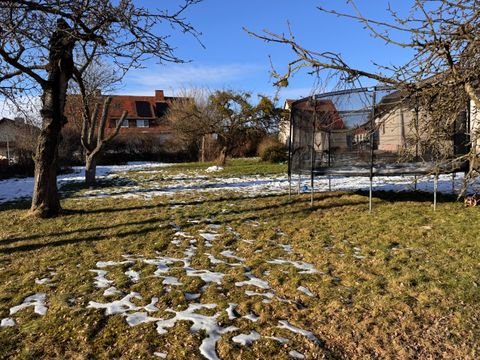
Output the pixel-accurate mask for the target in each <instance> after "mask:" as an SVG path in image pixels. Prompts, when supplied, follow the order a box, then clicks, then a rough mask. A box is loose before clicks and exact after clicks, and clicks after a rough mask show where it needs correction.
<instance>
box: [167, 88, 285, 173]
mask: <svg viewBox="0 0 480 360" xmlns="http://www.w3.org/2000/svg"><path fill="white" fill-rule="evenodd" d="M281 116H282V111H281V109H278V108H277V107H276V106H275V103H274V101H273V100H271V99H270V98H268V97H266V96H259V101H258V103H257V104H256V105H254V104H252V103H251V94H250V93H248V92H240V91H233V90H222V91H215V92H212V93H209V92H206V91H196V92H194V93H192V94H190V95H187V96H185V97H184V100H179V101H176V102H175V103H173V104H172V106H171V107H170V109H169V114H168V119H169V122H170V123H171V126H172V128H173V129H174V131H175V133H176V135H177V136H178V137H179V138H180V139H182V140H183V141H184V142H185V143H189V144H191V143H193V142H198V141H201V139H203V138H204V137H205V136H214V137H216V139H217V143H218V145H219V153H218V156H217V163H218V164H219V165H225V162H226V159H227V157H229V156H231V155H232V153H233V152H234V151H235V150H237V149H238V148H239V147H241V146H243V145H245V143H246V142H247V141H248V140H249V138H251V137H252V136H255V135H257V136H258V135H259V134H260V135H261V136H265V135H267V134H271V133H275V132H276V131H278V126H279V123H280V121H281ZM197 147H200V145H198V144H197Z"/></svg>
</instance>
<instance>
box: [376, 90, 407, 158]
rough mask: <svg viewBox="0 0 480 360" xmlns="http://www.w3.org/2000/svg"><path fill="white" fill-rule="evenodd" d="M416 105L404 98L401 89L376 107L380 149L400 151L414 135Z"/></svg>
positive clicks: (386, 97)
mask: <svg viewBox="0 0 480 360" xmlns="http://www.w3.org/2000/svg"><path fill="white" fill-rule="evenodd" d="M412 107H414V106H413V105H411V104H408V103H407V102H406V101H404V100H403V99H402V94H401V92H400V91H395V92H393V93H391V94H389V95H387V96H385V97H384V98H383V99H382V100H381V101H380V103H379V104H378V105H377V108H376V117H375V123H376V126H377V128H378V150H381V151H388V152H395V153H400V152H401V151H402V150H404V149H405V148H406V146H407V144H408V143H409V141H408V139H409V138H411V137H413V136H414V131H415V126H414V123H415V121H416V114H415V111H414V109H413V108H412Z"/></svg>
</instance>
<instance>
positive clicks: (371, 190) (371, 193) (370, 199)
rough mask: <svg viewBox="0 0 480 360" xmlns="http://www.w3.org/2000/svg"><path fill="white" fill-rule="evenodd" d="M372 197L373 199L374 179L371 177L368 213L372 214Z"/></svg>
mask: <svg viewBox="0 0 480 360" xmlns="http://www.w3.org/2000/svg"><path fill="white" fill-rule="evenodd" d="M372 197H373V177H371V176H370V190H369V192H368V212H369V213H371V212H372Z"/></svg>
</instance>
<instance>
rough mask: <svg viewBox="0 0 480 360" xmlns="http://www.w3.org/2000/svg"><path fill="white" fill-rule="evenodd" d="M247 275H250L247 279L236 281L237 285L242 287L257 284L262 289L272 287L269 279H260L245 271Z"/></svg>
mask: <svg viewBox="0 0 480 360" xmlns="http://www.w3.org/2000/svg"><path fill="white" fill-rule="evenodd" d="M245 276H246V277H248V280H247V281H238V282H236V283H235V286H238V287H241V286H246V285H252V286H256V287H258V288H260V289H270V285H269V284H268V282H267V281H265V280H262V279H259V278H257V277H255V276H253V275H252V274H251V273H245Z"/></svg>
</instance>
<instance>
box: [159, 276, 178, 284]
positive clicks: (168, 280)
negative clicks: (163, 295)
mask: <svg viewBox="0 0 480 360" xmlns="http://www.w3.org/2000/svg"><path fill="white" fill-rule="evenodd" d="M162 277H163V281H162V284H163V285H172V286H180V285H183V283H181V282H180V281H178V279H177V278H176V277H175V276H162Z"/></svg>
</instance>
